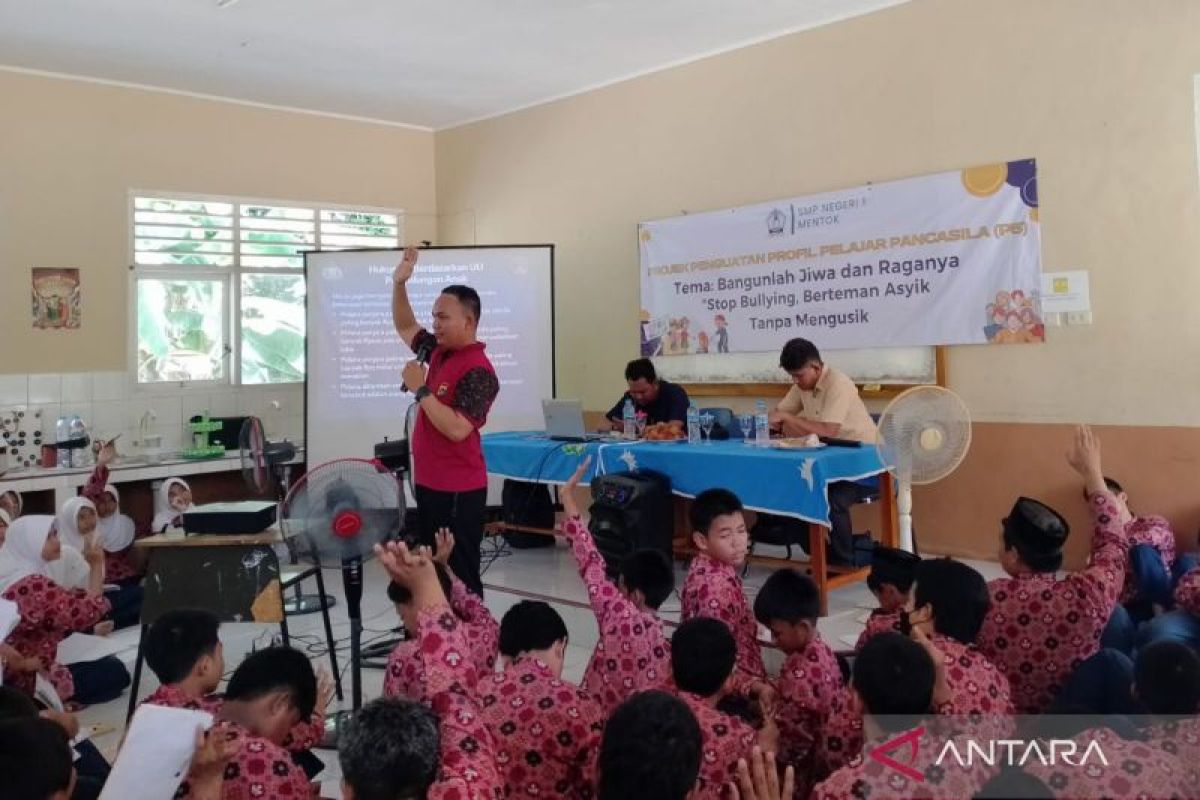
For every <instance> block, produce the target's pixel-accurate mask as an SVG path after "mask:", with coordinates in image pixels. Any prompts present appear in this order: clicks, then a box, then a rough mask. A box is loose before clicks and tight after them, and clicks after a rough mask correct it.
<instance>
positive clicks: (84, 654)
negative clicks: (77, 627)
mask: <svg viewBox="0 0 1200 800" xmlns="http://www.w3.org/2000/svg"><path fill="white" fill-rule="evenodd" d="M128 649H129V643H128V642H126V641H122V640H121V639H114V638H111V637H108V636H92V635H91V634H90V633H72V634H71V635H70V636H68V637H67V638H65V639H63V640H62V641H61V642H59V643H58V663H60V664H62V665H63V666H67V665H69V664H82V663H84V662H85V661H99V660H100V659H102V658H104V657H105V656H115V655H117V654H118V653H123V652H125V651H126V650H128Z"/></svg>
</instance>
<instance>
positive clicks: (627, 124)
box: [436, 0, 1200, 425]
mask: <svg viewBox="0 0 1200 800" xmlns="http://www.w3.org/2000/svg"><path fill="white" fill-rule="evenodd" d="M1198 41H1200V3H1196V2H1194V0H1156V2H1153V3H1138V2H1133V1H1132V0H913V2H911V3H908V4H906V5H903V6H899V7H897V8H894V9H890V10H887V11H883V12H880V13H876V14H872V15H870V16H866V17H861V18H857V19H852V20H849V21H847V22H843V23H839V24H836V25H833V26H830V27H826V28H821V29H817V30H813V31H809V32H805V33H801V34H797V35H794V36H789V37H786V38H783V39H779V40H775V41H773V42H768V43H766V44H761V45H757V46H754V47H750V48H746V49H743V50H738V51H735V52H731V53H728V54H725V55H721V56H717V57H714V58H710V59H707V60H704V61H701V62H697V63H695V64H691V65H687V66H684V67H680V68H677V69H672V70H668V71H665V72H661V73H657V74H654V75H650V76H646V77H642V78H639V79H636V80H632V81H629V82H626V83H622V84H619V85H616V86H613V87H609V88H606V89H603V90H599V91H594V92H589V93H587V94H584V95H581V96H578V97H575V98H570V99H567V100H563V101H559V102H556V103H553V104H550V105H546V106H541V107H537V108H533V109H530V110H526V111H521V112H518V113H514V114H511V115H508V116H505V117H500V118H497V119H494V120H489V121H485V122H481V123H477V124H474V125H469V126H465V127H462V128H457V129H454V130H450V131H445V132H439V133H438V134H437V137H436V144H437V199H438V211H439V214H441V215H442V217H443V218H444V219H453V220H454V221H455V222H454V224H453V225H446V226H443V230H442V231H441V232H440V234H441V238H442V240H443V243H454V242H455V241H459V242H461V241H470V240H471V237H474V240H476V241H478V242H480V243H492V242H526V241H551V242H554V243H556V244H557V245H558V251H557V268H558V269H557V274H556V290H557V301H558V302H557V332H558V354H559V356H558V375H559V385H560V391H562V392H563V393H566V394H575V395H579V396H582V397H583V398H584V401H585V404H586V405H587V406H588V407H591V408H601V407H606V406H607V404H608V403H610V402H611V401H612V398H613V396H614V395H615V394H616V393H617V392H618V391H619V389H620V388H621V380H620V369H621V366H622V364H623V363H624V362H625V361H626V360H627V359H628V358H629V357H631V355H633V354H634V353H635V352H636V350H637V341H638V340H637V338H636V314H637V309H638V301H637V296H638V280H637V275H638V271H637V247H636V239H635V231H636V228H635V226H636V224H637V222H638V221H639V220H644V219H653V218H657V217H664V216H670V215H675V214H679V213H680V212H681V211H682V210H685V209H686V210H689V211H697V210H704V209H713V208H722V207H727V206H731V205H737V204H741V203H749V202H755V201H763V200H768V199H771V198H776V197H787V196H790V195H794V194H803V193H807V192H815V191H821V190H827V189H836V188H841V187H847V186H852V185H855V184H859V183H862V182H865V181H870V180H887V179H892V178H899V177H904V176H910V175H918V174H923V173H930V172H936V171H941V170H948V169H956V168H960V167H964V166H968V165H972V164H979V163H986V162H991V161H999V160H1006V159H1013V158H1021V157H1027V156H1033V157H1036V158H1037V159H1038V160H1039V167H1040V173H1041V174H1040V180H1039V190H1040V195H1041V203H1042V208H1041V220H1042V228H1043V242H1044V245H1043V255H1044V264H1045V268H1046V269H1047V270H1057V269H1072V268H1083V269H1087V270H1090V271H1091V276H1092V287H1093V289H1092V292H1093V301H1094V309H1095V323H1094V324H1093V325H1092V326H1090V327H1078V328H1061V329H1051V330H1050V331H1049V334H1048V338H1049V343H1048V344H1046V345H1044V346H1037V347H1034V346H1031V347H1021V348H988V347H959V348H952V349H951V351H950V362H949V372H950V385H951V387H952V388H954V389H955V390H957V391H959V392H961V393H962V394H963V395H964V397H965V398H966V400H967V402H968V404H969V405H970V407H971V409H972V411H973V412H974V414H975V416H976V418H977V419H979V420H989V421H1020V422H1026V423H1028V422H1057V421H1072V420H1078V419H1086V420H1090V421H1093V422H1104V423H1111V424H1126V425H1130V424H1132V425H1200V402H1197V397H1198V396H1200V367H1198V366H1197V354H1200V314H1198V313H1196V311H1195V306H1196V298H1197V297H1200V193H1198V179H1197V164H1196V132H1195V120H1194V101H1193V94H1192V92H1193V75H1194V74H1196V73H1200V47H1197V46H1196V43H1197V42H1198Z"/></svg>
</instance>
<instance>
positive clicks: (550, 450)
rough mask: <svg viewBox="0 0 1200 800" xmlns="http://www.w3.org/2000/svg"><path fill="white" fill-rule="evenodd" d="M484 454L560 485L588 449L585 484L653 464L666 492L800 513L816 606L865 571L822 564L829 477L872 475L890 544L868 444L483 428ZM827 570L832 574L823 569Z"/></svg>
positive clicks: (889, 521) (885, 479) (889, 497)
mask: <svg viewBox="0 0 1200 800" xmlns="http://www.w3.org/2000/svg"><path fill="white" fill-rule="evenodd" d="M483 453H484V458H485V460H486V461H487V467H488V472H489V473H491V474H493V475H496V476H498V477H504V478H512V479H515V480H521V481H530V482H535V483H549V484H561V483H564V482H565V481H566V480H567V479H568V478H570V476H571V474H572V473H573V472H574V471H575V469H576V468H577V467H578V466H579V462H580V461H581V460H582V459H583V458H585V457H587V456H589V455H590V456H591V457H592V463H591V466H590V467H589V469H588V474H586V475H585V476H584V481H583V482H584V483H590V481H591V479H592V478H593V477H595V476H596V475H598V474H599V475H603V474H609V473H615V472H630V471H637V470H653V471H655V472H660V473H662V474H664V475H666V476H667V477H669V478H670V479H671V487H672V491H673V492H674V493H675V494H676V495H679V496H681V497H685V498H690V497H695V496H696V495H697V494H699V493H700V492H703V491H704V490H706V489H713V488H724V489H729V490H731V491H733V492H734V493H735V494H737V495H738V497H739V498H740V499H741V501H742V503H743V505H745V506H746V508H748V509H752V510H755V511H765V512H769V513H772V514H781V515H785V516H790V517H795V518H797V519H801V520H804V521H806V522H808V523H809V540H810V541H809V545H810V547H809V550H810V563H811V565H812V572H813V579H814V581H816V583H817V586H818V588H819V589H820V590H821V600H822V605H824V603H825V596H826V592H827V590H828V589H831V588H835V587H837V586H840V585H843V584H846V583H850V582H852V581H855V580H860V579H861V578H863V577H865V575H866V572H867V570H865V569H857V570H855V569H846V568H837V567H833V568H830V567H829V566H828V565H827V564H826V563H825V529H826V528H828V527H829V495H828V488H829V484H831V483H835V482H837V481H856V480H863V479H866V478H871V477H872V476H876V475H878V476H879V482H880V500H881V503H882V505H883V514H884V525H883V537H882V540H883V542H884V543H885V544H888V545H891V546H895V543H896V526H895V508H894V500H893V498H894V495H893V488H892V480H891V473H890V472H888V471H887V467H886V466H885V465H884V464H883V463H882V462H881V461H880V460H879V456H878V454H877V453H876V451H875V448H874V447H870V446H864V447H851V448H847V447H821V448H814V449H806V450H785V449H776V448H771V447H761V446H757V445H754V444H749V443H745V442H742V441H739V440H730V441H714V442H702V443H699V444H689V443H687V442H665V443H663V442H629V441H614V440H607V441H591V442H560V441H553V440H551V439H548V438H547V437H546V436H545V434H543V433H540V432H527V433H493V434H487V435H485V436H484V437H483ZM771 560H773V561H782V560H783V559H771ZM830 569H832V571H833V573H834V574H832V575H830V574H828V572H829V571H830Z"/></svg>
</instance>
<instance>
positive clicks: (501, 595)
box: [80, 542, 1001, 797]
mask: <svg viewBox="0 0 1200 800" xmlns="http://www.w3.org/2000/svg"><path fill="white" fill-rule="evenodd" d="M758 552H759V553H760V554H762V555H780V556H782V554H783V551H782V548H780V549H778V550H776V549H775V548H770V547H761V548H759V549H758ZM486 559H487V556H486V554H485V564H486ZM971 564H972V566H974V567H975V568H976V569H978V570H979V571H980V572H982V573H983V575H984V577H985V578H989V579H990V578H992V577H995V576H997V575H999V574H1001V573H1000V569H999V566H998V565H997V564H995V563H991V562H971ZM771 571H772V568H768V567H764V566H758V565H752V566H751V567H750V569H749V571H748V573H747V575H746V578H745V585H746V592H747V594H748V595H749V597H750V599H751V602H753V598H754V596H755V594H756V593H757V591H758V589H759V587H761V586H762V583H763V581H764V580H766V578H767V576H768V575H770V573H771ZM685 572H686V567H685V565H684V564H683V563H677V565H676V587H677V589H678V588H679V587H682V585H683V579H684V575H685ZM484 582H485V584H486V585H487V587H488V590H487V592H486V597H487V604H488V607H489V608H490V609H491V610H492V613H493V614H494V615H495V616H496V618H497V619H499V618H500V617H501V616H503V614H504V612H505V611H506V610H507V609H508V608H509V607H511V606H512V605H513V604H514V603H516V602H518V601H519V600H521V599H522V598H523V597H526V596H528V595H530V594H536V595H540V596H543V597H542V599H546V600H547V601H549V602H551V603H553V604H554V605H555V607H556V608H557V610H558V612H559V613H560V614H561V615H562V617H563V620H564V621H565V622H566V623H567V629H568V630H569V631H570V634H571V641H570V644H569V647H568V651H567V661H566V669H565V677H566V678H567V679H569V680H572V681H578V680H579V679H580V677H581V676H582V675H583V670H584V668H585V666H586V665H587V660H588V658H589V657H590V655H591V652H592V648H593V647H594V646H595V643H596V636H597V630H596V623H595V618H594V617H593V616H592V613H591V610H590V609H589V608H588V606H587V595H586V592H585V591H584V589H583V583H582V581H581V580H580V579H579V575H578V573H577V572H576V569H575V562H574V559H573V558H572V556H571V552H570V550H569V549H568V548H567V547H566V546H565V545H564V544H563V543H561V542H560V543H558V544H557V545H556V546H555V547H553V548H544V549H535V550H505V551H504V552H503V553H502V554H501V555H500V556H499V557H497V558H496V559H495V561H494V562H492V563H491V564H490V566H488V568H487V571H486V572H485V573H484ZM365 585H366V591H365V592H364V597H363V602H362V617H363V627H364V633H363V639H364V642H369V641H370V640H371V639H378V638H383V637H385V636H386V635H387V634H388V633H389V632H390V631H391V630H392V628H394V627H395V626H396V624H397V619H396V615H395V613H394V611H393V610H392V607H391V604H390V602H389V601H388V599H387V596H386V595H385V593H384V587H385V586H386V579H385V577H384V575H383V571H382V569H381V568H380V567H379V565H378V564H376V563H374V562H372V563H370V564H368V565H367V567H366V578H365ZM326 588H327V589H328V590H329V591H330V592H331V593H332V594H335V595H337V597H338V600H339V602H338V605H337V606H336V607H335V608H334V609H333V611H332V615H333V620H334V636H335V638H337V639H338V648H339V649H338V659H339V666H340V667H341V668H342V670H344V671H345V672H344V688H345V697H346V700H345V703H344V705H345V707H347V708H348V707H349V705H350V703H349V696H350V675H349V672H348V670H347V667H348V663H347V662H348V658H349V653H348V648H349V641H348V636H349V623H348V621H347V620H346V617H345V613H346V611H345V607H344V605H343V604H342V602H341V599H342V594H343V592H342V586H341V578H340V574H339V571H338V570H336V569H334V570H329V571H328V572H327V573H326ZM309 591H312V590H311V589H310V590H309ZM873 605H874V601H873V598H872V597H871V594H870V592H869V591H868V590H867V587H866V584H865V583H859V584H855V585H852V586H848V587H844V588H842V589H838V590H836V591H834V592H833V593H832V594H831V595H830V598H829V615H828V616H827V617H824V618H822V619H821V621H820V623H819V629H820V631H821V633H822V635H823V636H824V637H825V639H826V640H827V641H829V642H830V643H831V645H832V646H833V647H834V649H849V647H850V646H851V645H852V644H853V642H854V640H855V639H856V638H857V636H858V633H859V631H860V630H861V628H862V621H863V618H864V617H865V615H866V613H867V612H868V611H869V609H870V608H871V607H872V606H873ZM661 613H662V616H663V617H664V618H665V619H670V620H678V619H679V598H678V595H677V594H676V596H674V597H672V598H670V599H668V600H667V602H666V603H665V604H664V605H663V608H662V609H661ZM289 624H290V626H291V630H292V635H293V637H294V640H293V644H295V645H296V646H306V647H310V648H311V651H312V652H314V655H313V664H314V666H317V667H320V666H322V665H325V666H328V664H329V660H328V656H326V655H324V654H323V653H324V649H325V647H324V641H325V640H324V635H323V631H322V628H321V618H320V615H318V614H312V615H307V616H302V617H291V618H289ZM277 633H278V627H277V626H266V625H256V624H228V625H223V626H222V628H221V639H222V641H223V643H224V645H225V659H226V664H227V666H228V668H229V669H230V670H232V669H233V668H234V667H235V666H236V665H237V664H238V663H239V661H240V660H241V659H242V657H243V656H244V655H245V654H246V653H248V652H250V651H251V650H252V649H253V648H254V647H261V646H265V645H266V644H268V643H269V642H270V640H271V638H272V636H274V635H276V634H277ZM122 634H123V635H124V636H127V637H129V641H130V642H134V641H135V634H133V632H132V631H126V632H121V634H118V635H122ZM123 657H124V658H126V660H127V661H128V663H129V664H130V669H131V671H132V661H133V658H134V655H133V650H129V651H126V653H125V654H123ZM766 660H767V666H768V669H776V668H777V667H778V664H779V661H780V660H781V659H780V657H779V654H778V653H777V652H776V651H774V650H768V651H767V652H766ZM362 676H363V677H362V680H363V697H364V698H365V699H366V700H370V699H371V698H374V697H378V696H379V694H380V692H381V688H382V685H383V675H382V672H381V671H380V670H374V669H365V670H363V673H362ZM156 685H157V682H156V681H155V679H154V676H153V674H151V673H149V671H148V670H144V671H143V677H142V685H141V687H140V690H139V695H140V696H145V695H146V694H148V693H149V692H151V691H153V689H154V688H155V686H156ZM127 703H128V695H126V696H124V697H122V698H120V699H119V700H115V701H113V702H111V703H106V704H104V705H99V706H93V707H91V708H88V709H85V710H84V711H83V712H82V713H81V714H80V717H81V721H82V722H83V723H84V724H85V725H88V724H103V725H106V726H111V727H113V728H114V729H116V730H115V731H114V732H113V733H108V734H105V735H103V736H100V737H98V738H97V739H96V743H97V745H98V746H99V747H100V749H101V750H102V751H104V752H105V754H106V755H109V756H112V755H113V754H114V753H115V750H116V748H117V745H118V742H119V739H120V730H121V729H122V728H123V726H124V721H125V710H126V704H127ZM334 707H335V708H336V707H337V701H336V700H335V704H334ZM319 755H321V757H322V758H323V760H324V761H325V763H326V764H327V765H329V767H328V768H327V770H326V773H325V774H323V775H322V776H321V778H322V780H327V781H336V777H337V770H336V767H337V764H336V754H334V753H332V752H329V753H326V752H323V751H322V752H320V753H319ZM327 786H328V788H327V790H326V791H325V792H323V796H331V797H332V796H336V795H335V794H334V792H333V789H334V784H333V783H330V784H327Z"/></svg>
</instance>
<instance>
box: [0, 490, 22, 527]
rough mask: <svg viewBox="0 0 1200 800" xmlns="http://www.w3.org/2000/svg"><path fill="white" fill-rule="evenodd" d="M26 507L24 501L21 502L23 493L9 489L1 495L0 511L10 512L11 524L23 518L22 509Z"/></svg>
mask: <svg viewBox="0 0 1200 800" xmlns="http://www.w3.org/2000/svg"><path fill="white" fill-rule="evenodd" d="M24 505H25V503H24V501H23V500H21V493H20V492H18V491H17V490H16V489H9V490H7V491H5V492H3V493H0V509H3V510H4V511H6V512H8V519H9V522H12V521H13V520H14V519H16V518H17V517H19V516H21V509H22V508H23V507H24Z"/></svg>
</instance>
